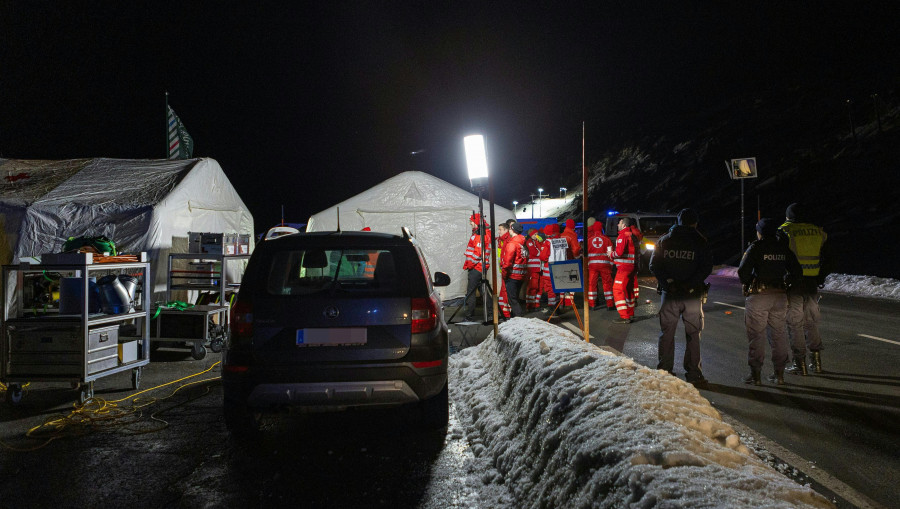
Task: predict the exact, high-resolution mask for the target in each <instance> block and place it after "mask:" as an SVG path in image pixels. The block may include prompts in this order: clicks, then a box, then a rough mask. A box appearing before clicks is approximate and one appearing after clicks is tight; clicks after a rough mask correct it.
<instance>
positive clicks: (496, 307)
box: [488, 173, 503, 338]
mask: <svg viewBox="0 0 900 509" xmlns="http://www.w3.org/2000/svg"><path fill="white" fill-rule="evenodd" d="M488 202H489V205H490V207H491V226H492V227H493V225H494V224H495V223H494V181H493V179H491V174H490V173H488ZM499 261H500V260H498V259H497V235H496V231H494V230H491V280H492V281H493V285H494V288H493V290H494V299H493V300H494V337H495V338H496V337H497V335H498V334H499V333H500V329H499V328H498V327H499V323H500V318H499V317H498V315H499V305H498V303H497V301H498V300H499V299H500V289H499V287H498V286H497V263H499ZM500 284H503V283H502V282H501V283H500Z"/></svg>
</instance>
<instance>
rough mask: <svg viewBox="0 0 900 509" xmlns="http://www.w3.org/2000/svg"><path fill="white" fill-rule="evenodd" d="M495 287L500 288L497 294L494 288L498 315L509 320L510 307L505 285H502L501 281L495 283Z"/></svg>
mask: <svg viewBox="0 0 900 509" xmlns="http://www.w3.org/2000/svg"><path fill="white" fill-rule="evenodd" d="M497 286H499V287H500V291H499V292H497V291H496V290H497V289H496V288H494V291H495V293H497V294H498V296H497V309H499V310H500V313H501V314H503V317H504V318H509V317H510V316H511V315H512V306H510V305H509V299H508V298H507V297H506V285H505V284H503V280H502V279H501V280H500V281H498V282H497Z"/></svg>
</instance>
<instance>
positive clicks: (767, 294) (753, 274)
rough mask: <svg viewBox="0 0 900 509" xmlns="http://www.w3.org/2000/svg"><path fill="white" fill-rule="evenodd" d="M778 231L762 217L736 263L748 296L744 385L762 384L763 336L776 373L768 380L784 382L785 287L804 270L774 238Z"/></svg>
mask: <svg viewBox="0 0 900 509" xmlns="http://www.w3.org/2000/svg"><path fill="white" fill-rule="evenodd" d="M777 230H778V223H777V222H776V221H775V220H774V219H772V218H768V217H765V218H762V219H761V220H760V221H759V222H758V223H756V236H757V238H758V240H757V241H756V242H754V243H752V244H750V247H749V248H747V251H745V252H744V257H743V258H741V264H740V266H738V277H739V278H740V280H741V284H742V285H743V286H744V295H745V296H746V297H747V299H746V303H745V308H744V324H745V325H746V326H747V341H748V342H749V344H750V351H749V354H748V364H750V375H749V376H747V377H746V378H744V383H747V384H753V385H761V384H762V381H761V380H760V374H761V372H762V366H763V364H764V363H765V358H766V347H765V339H766V337H768V340H769V346H770V347H771V349H772V364H773V365H774V366H775V372H774V373H773V374H772V375H771V376H769V377H768V380H769V381H770V382H773V383H777V384H778V385H782V384H784V367H785V365H786V364H787V363H788V356H789V354H788V342H787V333H786V331H785V315H786V314H787V293H786V290H787V288H788V287H789V286H792V285H793V284H796V283H797V282H798V281H799V279H800V277H801V275H802V273H803V270H802V269H801V268H800V263H799V262H798V261H797V257H796V256H794V253H792V252H791V250H790V249H788V247H787V245H786V244H785V243H783V242H781V241H779V240H778V239H777V238H776V232H777Z"/></svg>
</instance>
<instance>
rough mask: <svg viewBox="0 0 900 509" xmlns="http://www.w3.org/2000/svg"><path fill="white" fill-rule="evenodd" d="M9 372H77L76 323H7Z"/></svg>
mask: <svg viewBox="0 0 900 509" xmlns="http://www.w3.org/2000/svg"><path fill="white" fill-rule="evenodd" d="M7 331H8V334H9V353H10V355H9V361H8V362H9V364H8V367H9V374H10V375H16V376H19V375H24V376H34V375H38V376H42V375H50V376H55V375H70V376H78V375H80V374H81V345H82V343H83V342H84V337H83V336H82V333H81V328H80V327H78V326H66V325H48V324H40V325H38V324H34V325H31V324H29V325H18V324H16V325H10V326H9V327H8V328H7Z"/></svg>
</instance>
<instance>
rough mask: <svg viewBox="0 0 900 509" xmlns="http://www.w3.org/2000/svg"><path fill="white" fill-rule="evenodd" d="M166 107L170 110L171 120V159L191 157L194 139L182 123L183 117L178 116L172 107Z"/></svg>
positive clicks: (168, 115) (169, 117)
mask: <svg viewBox="0 0 900 509" xmlns="http://www.w3.org/2000/svg"><path fill="white" fill-rule="evenodd" d="M166 108H168V110H169V111H168V114H167V117H168V120H169V159H190V158H191V155H192V154H193V153H194V140H193V139H192V138H191V135H190V134H188V132H187V129H185V128H184V124H183V123H181V119H180V118H178V115H176V114H175V111H173V110H172V107H171V106H169V105H166Z"/></svg>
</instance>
